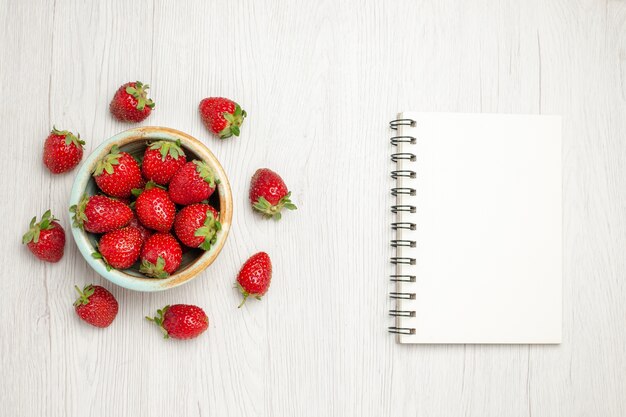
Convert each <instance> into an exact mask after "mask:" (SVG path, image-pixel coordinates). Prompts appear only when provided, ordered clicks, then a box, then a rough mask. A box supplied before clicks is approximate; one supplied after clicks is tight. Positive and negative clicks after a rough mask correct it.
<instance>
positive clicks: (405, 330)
mask: <svg viewBox="0 0 626 417" xmlns="http://www.w3.org/2000/svg"><path fill="white" fill-rule="evenodd" d="M387 330H388V331H389V333H395V334H415V329H413V328H411V329H409V328H408V327H395V326H391V327H388V328H387Z"/></svg>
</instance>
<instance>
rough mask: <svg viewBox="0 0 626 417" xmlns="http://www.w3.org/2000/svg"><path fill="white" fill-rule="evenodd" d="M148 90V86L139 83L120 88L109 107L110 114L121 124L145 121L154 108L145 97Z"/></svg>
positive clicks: (152, 103)
mask: <svg viewBox="0 0 626 417" xmlns="http://www.w3.org/2000/svg"><path fill="white" fill-rule="evenodd" d="M148 88H150V86H149V85H148V84H142V83H141V82H140V81H135V82H134V83H126V84H124V85H123V86H121V87H120V88H119V89H118V90H117V92H116V93H115V95H114V96H113V100H111V104H110V105H109V110H110V111H111V114H112V115H113V116H115V118H116V119H117V120H119V121H121V122H141V121H142V120H145V118H146V117H148V116H150V112H151V111H152V109H153V108H154V102H153V101H152V99H149V98H148V95H147V90H148Z"/></svg>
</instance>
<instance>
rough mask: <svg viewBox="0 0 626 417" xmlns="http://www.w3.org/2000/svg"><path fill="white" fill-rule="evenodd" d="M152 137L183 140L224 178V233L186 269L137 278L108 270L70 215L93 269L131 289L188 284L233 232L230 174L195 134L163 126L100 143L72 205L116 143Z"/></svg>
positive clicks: (75, 188)
mask: <svg viewBox="0 0 626 417" xmlns="http://www.w3.org/2000/svg"><path fill="white" fill-rule="evenodd" d="M150 139H153V140H169V141H176V140H177V139H178V140H180V141H181V143H182V144H183V146H184V147H187V148H189V149H190V150H191V151H192V152H194V153H195V154H196V155H198V157H200V158H201V159H202V160H204V161H205V162H207V163H208V164H209V166H211V168H213V169H214V170H215V173H216V176H217V178H219V179H220V182H219V184H217V190H218V193H219V200H220V223H221V224H222V229H221V231H220V233H218V236H217V240H216V242H215V244H214V245H212V246H211V249H209V250H208V251H206V252H204V253H203V254H202V255H201V256H200V257H198V258H197V259H196V260H195V261H194V262H193V263H192V264H190V265H189V266H188V267H187V268H185V269H184V270H182V271H179V272H176V273H174V274H172V275H171V276H169V277H168V278H164V279H157V278H148V277H146V278H142V277H137V276H134V275H130V274H127V273H125V272H124V271H120V270H117V269H111V270H110V271H108V270H107V269H106V266H105V264H104V262H103V261H102V260H99V259H94V258H93V257H92V256H91V254H92V253H93V251H94V250H95V248H94V247H93V245H92V244H91V242H90V240H89V238H88V235H87V233H88V232H85V231H84V230H81V229H80V228H78V227H74V226H73V224H72V221H71V218H72V217H71V216H72V215H71V214H70V228H71V230H72V237H73V238H74V242H75V243H76V246H78V249H79V251H80V253H81V255H82V256H83V258H84V259H85V260H86V261H87V263H88V264H89V266H91V268H93V269H94V271H96V272H97V273H98V274H99V275H101V276H102V277H104V278H106V279H107V280H109V281H111V282H112V283H114V284H116V285H119V286H121V287H124V288H128V289H130V290H135V291H143V292H149V291H163V290H167V289H170V288H174V287H177V286H179V285H182V284H184V283H187V282H189V281H191V280H193V279H194V278H196V277H197V276H199V275H200V273H201V272H202V271H203V270H204V269H206V268H207V267H208V266H209V265H211V264H212V263H213V262H214V261H215V259H217V256H218V255H219V253H220V252H221V250H222V248H223V247H224V244H225V243H226V239H227V237H228V232H229V231H230V227H231V224H232V216H233V200H232V192H231V189H230V184H229V181H228V177H227V175H226V172H225V171H224V168H223V167H222V165H221V164H220V162H219V161H218V160H217V158H216V157H215V155H214V154H213V153H212V152H211V151H210V150H209V148H208V147H207V146H206V145H205V144H204V143H202V142H200V141H199V140H198V139H196V138H194V137H193V136H191V135H189V134H187V133H185V132H181V131H179V130H176V129H172V128H169V127H162V126H142V127H136V128H132V129H128V130H125V131H123V132H120V133H117V134H116V135H114V136H112V137H110V138H109V139H107V140H105V141H104V142H103V143H101V144H100V145H98V147H97V148H96V149H94V150H93V151H92V152H91V154H90V155H89V156H88V157H87V158H86V159H85V161H84V162H83V164H82V165H81V166H80V168H79V170H78V172H77V174H76V177H75V178H74V183H73V184H72V191H71V194H70V201H69V205H68V208H69V207H71V206H72V205H75V204H78V202H79V201H80V198H81V197H82V195H83V194H85V189H86V187H87V184H88V183H89V180H90V179H91V172H92V169H93V166H94V164H95V163H96V162H97V161H99V160H100V159H102V158H103V157H104V156H105V155H107V154H108V153H109V152H110V150H111V148H112V147H113V145H118V146H119V147H122V146H124V145H127V144H129V143H133V142H137V141H142V140H150Z"/></svg>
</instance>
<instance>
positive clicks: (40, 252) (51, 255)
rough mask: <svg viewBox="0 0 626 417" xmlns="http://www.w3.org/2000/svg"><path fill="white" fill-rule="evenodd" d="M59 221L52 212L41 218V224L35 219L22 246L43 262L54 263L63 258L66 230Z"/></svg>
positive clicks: (23, 238) (47, 212)
mask: <svg viewBox="0 0 626 417" xmlns="http://www.w3.org/2000/svg"><path fill="white" fill-rule="evenodd" d="M57 220H58V219H55V218H54V216H53V215H52V213H51V212H50V210H48V211H46V212H45V213H44V214H43V216H41V222H39V223H36V221H37V217H33V219H32V220H31V221H30V225H29V229H28V232H26V234H24V236H23V237H22V244H25V245H26V246H27V247H28V249H29V250H30V251H31V252H32V253H33V254H34V255H35V256H36V257H37V258H39V259H41V260H42V261H46V262H53V263H54V262H59V260H61V258H62V257H63V250H64V248H65V230H63V227H61V225H60V224H59V223H57Z"/></svg>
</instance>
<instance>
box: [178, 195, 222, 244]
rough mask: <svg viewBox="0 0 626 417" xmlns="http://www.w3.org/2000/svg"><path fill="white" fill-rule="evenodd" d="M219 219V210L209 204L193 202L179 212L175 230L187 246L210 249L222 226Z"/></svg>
mask: <svg viewBox="0 0 626 417" xmlns="http://www.w3.org/2000/svg"><path fill="white" fill-rule="evenodd" d="M218 219H219V214H218V212H217V211H216V210H215V209H214V208H213V207H211V206H209V205H208V204H192V205H190V206H186V207H184V208H183V209H182V210H181V211H179V212H178V214H177V215H176V220H175V221H174V231H175V232H176V236H177V237H178V239H180V241H181V242H183V244H185V245H186V246H189V247H191V248H202V249H204V250H209V249H211V245H212V244H214V243H215V241H216V239H217V232H219V231H220V229H221V228H222V225H221V223H220V222H219V220H218Z"/></svg>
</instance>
